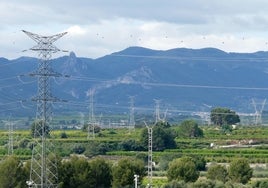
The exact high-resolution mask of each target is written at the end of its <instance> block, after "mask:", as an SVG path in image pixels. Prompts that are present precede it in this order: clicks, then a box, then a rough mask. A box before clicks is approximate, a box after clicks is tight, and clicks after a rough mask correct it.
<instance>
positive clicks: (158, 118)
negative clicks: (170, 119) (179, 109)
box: [154, 99, 167, 123]
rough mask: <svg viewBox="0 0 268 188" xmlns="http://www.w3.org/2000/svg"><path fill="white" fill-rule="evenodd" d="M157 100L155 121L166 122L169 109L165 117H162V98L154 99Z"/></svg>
mask: <svg viewBox="0 0 268 188" xmlns="http://www.w3.org/2000/svg"><path fill="white" fill-rule="evenodd" d="M154 101H155V123H157V122H160V121H162V122H164V121H166V116H167V110H166V111H165V114H164V117H163V118H161V117H160V100H159V99H154Z"/></svg>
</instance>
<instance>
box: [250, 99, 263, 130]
mask: <svg viewBox="0 0 268 188" xmlns="http://www.w3.org/2000/svg"><path fill="white" fill-rule="evenodd" d="M252 104H253V106H254V109H255V120H254V121H255V125H262V112H263V109H264V106H265V104H266V99H264V100H263V102H262V103H260V104H261V107H259V106H258V103H257V102H256V101H255V100H254V99H252Z"/></svg>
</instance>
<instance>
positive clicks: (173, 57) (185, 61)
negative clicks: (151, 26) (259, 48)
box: [0, 47, 268, 115]
mask: <svg viewBox="0 0 268 188" xmlns="http://www.w3.org/2000/svg"><path fill="white" fill-rule="evenodd" d="M267 60H268V53H267V52H256V53H226V52H223V51H221V50H218V49H213V48H205V49H198V50H193V49H186V48H178V49H171V50H167V51H161V50H151V49H146V48H141V47H130V48H127V49H125V50H123V51H120V52H115V53H113V54H110V55H106V56H104V57H101V58H98V59H90V58H80V57H76V55H75V54H74V53H73V52H72V53H70V55H69V56H64V57H60V58H57V59H54V60H53V62H52V63H53V68H54V70H55V71H57V72H59V73H62V74H63V75H69V76H70V77H64V78H55V79H51V81H52V90H53V94H54V95H55V96H56V97H58V98H62V99H66V100H68V102H67V103H57V104H55V105H54V108H55V110H56V111H57V110H58V111H60V112H66V111H75V112H79V111H81V112H87V111H88V107H87V106H88V100H89V98H88V94H87V93H88V91H89V89H94V90H95V96H94V101H95V106H96V110H99V111H113V112H115V111H116V110H118V111H121V112H128V107H129V96H135V106H136V107H140V108H139V109H141V108H143V109H144V108H146V109H147V111H148V110H153V108H154V105H155V104H154V100H153V99H160V100H161V108H163V109H167V108H168V109H169V110H174V112H176V113H179V112H181V111H209V110H210V108H209V107H208V106H224V107H229V108H232V109H234V110H236V111H239V112H254V108H253V106H252V104H251V102H252V101H251V99H252V98H255V99H256V100H260V101H261V100H263V99H265V98H266V97H267V94H268V91H267V90H268V87H267V83H266V80H268V74H267V73H268V63H267ZM0 66H1V69H0V74H1V78H0V84H1V90H0V96H1V97H0V103H1V110H0V113H1V114H2V115H4V114H10V113H12V114H20V115H27V114H32V113H33V112H34V111H35V103H34V102H31V98H32V97H33V96H34V95H35V94H36V91H37V89H36V87H37V82H36V78H32V77H29V76H28V74H29V73H31V72H34V71H35V70H36V69H37V59H36V58H29V57H21V58H18V59H15V60H7V59H5V58H0ZM139 109H136V110H137V111H138V110H139Z"/></svg>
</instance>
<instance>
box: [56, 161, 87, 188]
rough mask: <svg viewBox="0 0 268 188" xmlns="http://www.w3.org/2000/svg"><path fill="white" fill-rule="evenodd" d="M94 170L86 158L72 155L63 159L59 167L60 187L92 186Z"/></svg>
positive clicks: (85, 187)
mask: <svg viewBox="0 0 268 188" xmlns="http://www.w3.org/2000/svg"><path fill="white" fill-rule="evenodd" d="M90 177H92V170H91V168H90V165H89V162H88V161H87V159H85V158H78V157H72V158H71V159H70V160H68V161H63V162H62V164H61V165H60V168H59V181H60V183H59V187H60V188H76V187H79V188H89V187H92V186H91V185H92V179H91V178H90Z"/></svg>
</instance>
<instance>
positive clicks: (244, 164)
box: [228, 158, 253, 184]
mask: <svg viewBox="0 0 268 188" xmlns="http://www.w3.org/2000/svg"><path fill="white" fill-rule="evenodd" d="M228 172H229V177H230V179H231V180H232V181H233V182H237V183H242V184H246V183H247V182H248V181H249V180H250V178H251V177H252V174H253V169H252V168H250V166H249V162H248V160H247V159H244V158H240V159H235V160H233V161H232V162H231V163H230V167H229V171H228Z"/></svg>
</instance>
